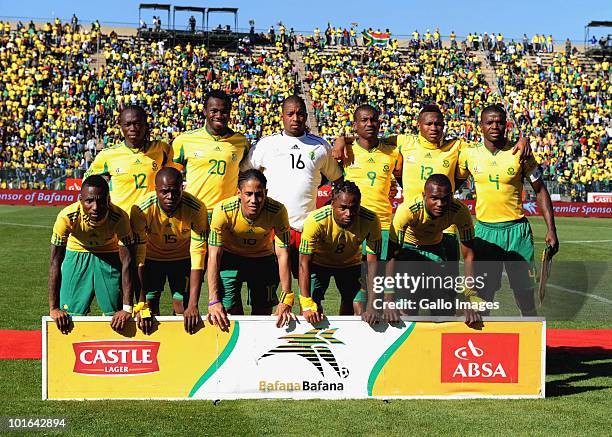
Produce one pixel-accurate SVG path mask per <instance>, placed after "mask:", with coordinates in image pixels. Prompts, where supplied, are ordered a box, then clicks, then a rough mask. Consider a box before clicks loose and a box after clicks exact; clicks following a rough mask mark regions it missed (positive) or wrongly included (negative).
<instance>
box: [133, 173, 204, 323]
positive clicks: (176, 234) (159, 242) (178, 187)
mask: <svg viewBox="0 0 612 437" xmlns="http://www.w3.org/2000/svg"><path fill="white" fill-rule="evenodd" d="M130 219H131V221H132V228H133V229H134V233H135V234H136V240H137V242H138V245H137V248H136V264H137V266H138V276H139V278H140V282H141V284H142V291H141V296H140V300H141V301H144V300H145V296H146V301H147V303H148V304H149V307H150V308H151V311H152V313H153V314H156V315H159V298H160V296H161V292H162V291H163V289H164V287H165V285H166V278H167V279H168V283H169V285H170V291H171V292H172V299H173V309H174V313H175V314H183V317H184V321H185V330H186V331H187V332H189V333H194V332H195V329H196V326H197V325H198V323H199V322H200V311H199V309H198V301H199V299H200V288H201V286H202V276H203V274H204V258H205V256H206V236H207V232H208V217H207V214H206V207H205V206H204V205H203V204H202V202H200V201H199V200H198V199H196V198H195V197H194V196H192V195H191V194H189V193H185V192H183V177H182V175H181V173H180V172H179V171H178V170H177V169H175V168H172V167H165V168H163V169H161V170H160V171H159V172H158V173H157V175H156V176H155V193H152V194H150V195H149V196H147V197H146V198H145V200H144V201H142V202H141V203H140V204H138V205H134V206H133V207H132V213H131V216H130ZM190 255H191V261H190ZM145 259H146V261H145Z"/></svg>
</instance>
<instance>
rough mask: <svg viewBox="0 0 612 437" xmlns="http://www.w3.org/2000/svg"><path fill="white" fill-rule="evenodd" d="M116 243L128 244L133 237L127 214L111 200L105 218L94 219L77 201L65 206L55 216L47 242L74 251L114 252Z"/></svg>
mask: <svg viewBox="0 0 612 437" xmlns="http://www.w3.org/2000/svg"><path fill="white" fill-rule="evenodd" d="M119 242H121V244H123V245H124V246H129V245H131V244H133V243H134V238H133V236H132V228H131V227H130V219H129V218H128V215H127V213H126V212H125V211H124V210H122V209H121V208H119V207H118V206H116V205H113V204H112V203H111V204H110V207H109V209H108V213H107V214H106V217H104V218H103V219H102V220H100V221H98V222H93V221H92V220H91V219H90V218H89V216H88V215H87V214H85V213H84V212H83V208H82V205H81V202H74V203H73V204H71V205H68V206H67V207H65V208H64V209H62V210H61V211H60V213H59V214H58V215H57V218H56V219H55V224H54V225H53V234H52V235H51V244H53V245H54V246H67V249H68V250H72V251H74V252H91V253H109V252H117V251H118V250H119V247H118V243H119Z"/></svg>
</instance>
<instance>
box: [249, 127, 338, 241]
mask: <svg viewBox="0 0 612 437" xmlns="http://www.w3.org/2000/svg"><path fill="white" fill-rule="evenodd" d="M249 168H256V169H259V170H261V171H263V173H264V174H265V176H266V179H267V180H268V196H270V197H271V198H273V199H274V200H277V201H279V202H281V203H282V204H283V205H285V207H286V208H287V212H288V214H289V224H290V225H291V227H292V228H293V229H295V230H297V231H300V232H302V227H303V226H304V220H306V216H308V213H310V212H312V211H314V210H315V209H316V201H317V189H318V187H319V185H320V184H321V173H322V174H323V175H325V177H326V178H327V179H329V180H330V181H335V180H337V179H339V178H340V177H342V170H341V169H340V167H339V166H338V163H337V162H336V160H334V158H333V157H332V156H331V146H330V145H329V143H328V142H327V141H325V140H324V139H323V138H321V137H318V136H316V135H312V134H309V133H306V134H304V135H302V136H301V137H291V136H289V135H287V134H285V133H284V132H281V133H277V134H274V135H269V136H267V137H263V138H262V139H260V140H259V141H258V142H257V144H256V145H255V146H254V147H253V148H252V149H251V151H250V152H249V155H248V156H247V158H246V159H245V160H244V162H243V163H242V166H241V168H240V170H241V171H244V170H247V169H249Z"/></svg>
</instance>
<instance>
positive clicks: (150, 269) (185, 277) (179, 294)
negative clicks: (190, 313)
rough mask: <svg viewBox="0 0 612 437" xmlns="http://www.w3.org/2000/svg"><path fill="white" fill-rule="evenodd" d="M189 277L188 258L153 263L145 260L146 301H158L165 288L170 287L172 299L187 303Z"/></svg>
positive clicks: (189, 266)
mask: <svg viewBox="0 0 612 437" xmlns="http://www.w3.org/2000/svg"><path fill="white" fill-rule="evenodd" d="M190 275H191V260H190V259H189V258H186V259H180V260H177V261H155V260H152V259H147V260H146V261H145V265H144V284H143V288H144V291H145V293H147V300H152V301H159V298H160V296H161V293H162V291H164V287H165V286H166V279H168V285H170V292H171V293H172V299H174V300H178V301H181V302H183V304H184V305H185V306H186V305H187V304H188V303H189V276H190Z"/></svg>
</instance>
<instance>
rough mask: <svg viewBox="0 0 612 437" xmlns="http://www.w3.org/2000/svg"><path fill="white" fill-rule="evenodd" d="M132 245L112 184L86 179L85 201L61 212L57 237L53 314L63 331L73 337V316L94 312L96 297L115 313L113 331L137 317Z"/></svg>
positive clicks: (53, 241)
mask: <svg viewBox="0 0 612 437" xmlns="http://www.w3.org/2000/svg"><path fill="white" fill-rule="evenodd" d="M119 243H121V244H119ZM132 244H133V237H132V230H131V228H130V220H129V218H128V215H127V213H125V212H124V211H123V210H122V209H121V208H119V207H118V206H115V205H113V204H112V203H110V196H109V188H108V184H107V183H106V180H105V179H104V178H103V177H102V176H97V175H96V176H90V177H88V178H87V179H85V181H83V186H82V188H81V196H80V200H79V201H78V202H75V203H73V204H72V205H69V206H67V207H66V208H64V209H63V210H62V211H61V212H60V213H59V214H58V216H57V219H56V220H55V225H54V226H53V235H52V237H51V263H50V266H49V315H50V316H51V317H52V318H53V320H55V323H56V324H57V327H58V328H59V329H60V331H62V332H63V333H64V334H67V333H68V326H69V323H70V320H69V317H68V315H69V314H70V315H75V316H82V315H86V314H87V313H88V312H89V307H90V305H91V302H92V301H93V298H94V295H95V297H96V301H97V303H98V306H99V307H100V309H101V310H102V312H103V313H104V314H106V315H110V314H112V315H113V319H112V321H111V327H112V328H113V329H114V330H115V331H121V330H122V329H123V327H124V325H125V323H126V322H127V321H128V320H130V319H131V318H132V276H131V271H130V262H131V255H130V250H131V248H132ZM60 268H61V270H60ZM120 290H122V291H123V293H121V291H120ZM122 302H123V306H122Z"/></svg>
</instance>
